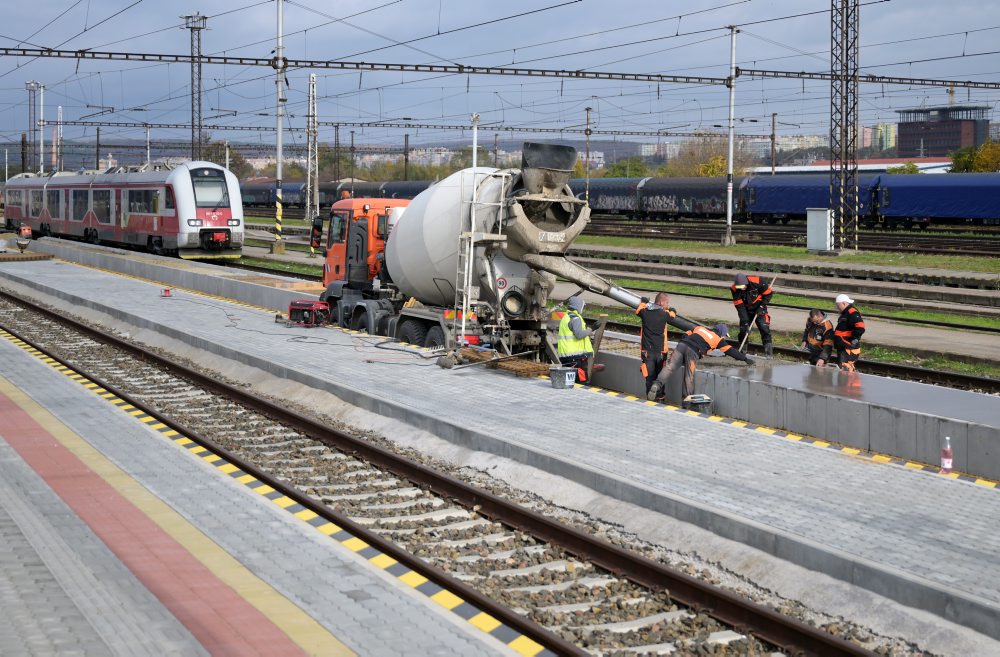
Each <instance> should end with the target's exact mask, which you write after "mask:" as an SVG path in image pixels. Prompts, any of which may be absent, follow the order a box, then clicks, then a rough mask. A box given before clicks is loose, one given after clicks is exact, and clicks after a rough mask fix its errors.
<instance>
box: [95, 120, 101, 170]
mask: <svg viewBox="0 0 1000 657" xmlns="http://www.w3.org/2000/svg"><path fill="white" fill-rule="evenodd" d="M94 146H95V148H94V169H96V170H97V171H100V170H101V126H97V143H96V144H95V145H94Z"/></svg>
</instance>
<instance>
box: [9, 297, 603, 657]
mask: <svg viewBox="0 0 1000 657" xmlns="http://www.w3.org/2000/svg"><path fill="white" fill-rule="evenodd" d="M0 297H7V298H12V299H15V300H16V301H18V302H19V303H22V304H26V305H29V306H31V308H32V310H34V311H36V312H41V313H43V314H45V315H46V316H48V317H50V318H51V319H53V320H55V321H58V322H62V323H69V324H70V325H71V326H72V327H73V328H74V329H75V330H78V331H80V332H82V333H84V334H86V335H87V336H88V337H91V338H93V339H96V340H99V341H106V342H109V343H111V344H113V345H114V346H115V347H117V348H119V349H123V350H126V351H128V352H129V353H132V354H134V355H136V356H138V357H140V358H141V359H142V360H144V361H146V362H151V363H154V364H157V365H160V366H162V367H165V368H167V369H169V370H171V371H172V372H173V373H174V374H179V375H181V376H183V377H185V378H187V379H189V380H191V381H192V382H193V383H195V385H197V386H200V387H203V388H206V389H208V390H210V391H212V392H213V393H215V394H218V395H223V396H227V397H229V398H230V399H233V400H235V401H236V402H237V403H239V404H243V405H245V406H247V407H249V408H251V409H253V410H255V411H258V412H262V413H264V414H265V415H268V416H270V417H272V418H274V419H276V420H277V421H279V422H287V421H288V419H289V418H291V417H293V416H294V421H293V422H288V423H289V424H293V426H295V428H296V429H298V430H300V431H302V432H303V433H306V434H307V435H309V436H310V437H312V438H316V439H319V440H322V442H324V443H327V444H331V442H332V441H329V440H324V439H323V438H324V437H323V435H322V434H323V433H326V432H331V433H337V432H336V431H335V430H333V429H326V428H322V427H318V426H317V425H316V424H315V423H313V422H312V421H311V420H308V419H307V418H304V417H303V416H298V415H297V414H293V413H292V412H290V411H285V410H284V409H281V408H280V407H278V406H275V405H274V404H271V403H270V402H267V401H265V400H263V399H260V398H258V397H255V396H254V395H251V394H249V393H244V392H242V391H240V390H239V389H238V388H234V387H232V386H230V385H228V384H225V383H222V382H221V381H217V380H215V379H213V378H211V377H208V376H205V375H203V374H201V373H200V372H198V371H196V370H193V369H190V368H188V367H187V366H185V365H182V364H180V363H178V362H176V361H173V360H171V359H168V358H165V357H163V356H160V355H158V354H155V353H153V352H151V351H147V350H145V349H143V348H142V347H139V346H136V345H132V344H129V343H127V342H125V341H123V340H120V339H118V338H116V337H115V336H112V335H110V334H108V333H105V332H103V331H101V330H98V329H95V328H93V327H89V326H86V325H84V324H80V323H78V322H76V321H74V320H72V319H69V318H67V317H65V316H63V315H59V314H56V313H54V312H52V311H50V310H48V309H46V308H42V307H41V306H36V305H35V304H33V303H31V302H30V301H28V300H26V299H23V298H21V297H19V296H18V295H14V294H10V293H7V292H0ZM4 330H6V331H7V332H8V333H10V334H11V335H13V336H14V337H16V338H17V339H19V340H21V341H23V342H25V343H26V344H28V345H31V346H32V347H33V348H35V349H37V350H38V351H40V352H42V353H44V354H45V355H47V356H49V357H50V358H52V359H54V360H56V361H58V362H60V363H62V364H64V365H66V366H67V367H70V368H71V369H73V370H74V371H76V372H77V373H78V374H80V375H81V376H84V377H86V378H87V379H90V380H91V381H93V382H94V383H96V384H97V385H99V386H101V387H102V388H104V389H106V390H108V391H109V392H112V393H114V394H115V395H116V396H118V397H120V398H121V399H123V400H125V401H126V402H128V403H129V404H131V405H132V406H135V407H136V408H137V409H139V410H141V411H143V412H144V413H146V414H147V415H149V416H151V417H154V418H156V419H157V421H159V422H162V423H163V424H165V425H167V426H168V427H170V428H171V429H173V430H174V431H177V432H178V433H180V434H182V435H184V436H187V437H188V438H190V439H191V440H193V441H194V442H196V443H198V444H199V445H201V446H202V447H204V448H206V449H208V450H210V451H212V452H214V453H216V454H218V455H219V456H221V457H222V458H224V459H226V460H227V461H229V462H230V463H232V464H233V465H235V466H236V467H238V468H240V469H241V470H243V471H244V472H246V473H248V474H251V475H253V476H254V477H256V478H257V479H259V480H260V481H261V482H263V483H265V484H267V485H269V486H271V487H272V488H274V489H275V490H277V491H279V492H281V493H282V494H283V495H285V496H287V497H289V498H291V499H293V500H295V501H296V502H298V503H299V504H301V505H302V506H304V507H305V508H307V509H309V510H310V511H312V512H313V513H315V514H317V515H318V516H320V517H322V518H323V519H325V520H328V521H330V522H332V523H333V524H335V525H337V526H338V527H340V528H341V529H343V530H345V531H347V532H349V533H351V534H354V535H355V536H357V537H358V538H360V539H361V540H363V541H364V542H366V543H368V544H369V545H371V546H373V547H375V548H377V549H378V550H380V551H381V552H383V553H385V554H387V555H389V556H391V557H392V558H394V559H395V560H396V561H398V562H400V563H402V564H405V565H406V566H407V567H408V568H410V569H411V570H413V571H415V572H417V573H419V574H421V575H423V576H424V577H426V578H427V579H429V580H430V581H432V582H434V583H435V584H438V585H439V586H441V587H443V588H445V589H447V590H449V591H451V592H453V593H455V594H457V595H458V596H459V597H461V598H463V599H465V600H466V601H468V602H470V603H471V604H473V605H475V606H477V607H479V609H480V610H482V611H485V612H486V613H488V614H490V615H492V616H494V617H495V618H497V619H498V620H500V621H503V622H504V623H505V624H506V625H508V626H509V627H511V628H513V629H515V630H517V631H518V632H520V633H522V634H524V635H525V636H528V637H530V638H531V639H533V640H534V641H537V642H538V643H539V644H541V645H542V646H544V647H546V648H548V649H550V650H552V651H553V652H555V653H556V654H559V655H579V656H580V657H585V656H586V655H587V654H588V653H587V652H586V651H584V650H582V649H581V648H579V647H578V646H576V645H574V644H572V643H570V642H568V641H566V640H565V639H563V638H562V637H560V636H558V635H556V634H554V633H553V632H550V631H549V630H547V629H545V628H544V627H542V626H540V625H538V624H536V623H534V622H533V621H530V620H528V619H527V618H526V617H524V616H522V615H520V614H518V613H516V612H514V611H513V610H512V609H510V608H508V607H505V606H503V605H501V604H500V603H498V602H496V601H495V600H493V599H492V598H489V597H487V596H486V595H484V594H482V593H480V592H479V591H477V590H476V589H474V588H472V587H470V586H469V585H467V584H465V583H463V582H461V581H459V580H458V579H455V578H454V577H452V576H451V575H449V574H447V573H446V572H444V571H442V570H439V569H437V568H435V567H433V566H431V565H430V564H428V563H426V562H425V561H423V560H422V559H420V558H419V557H417V556H415V555H413V554H411V553H409V552H407V551H406V550H404V549H402V548H401V547H399V546H398V545H396V544H395V543H392V542H391V541H388V540H386V539H385V538H383V537H382V536H380V535H379V534H377V533H375V532H374V531H372V530H370V529H368V528H367V527H365V526H364V525H360V524H358V523H355V522H354V521H353V520H351V519H350V518H349V517H348V516H346V515H343V514H341V513H339V512H337V511H334V510H332V509H330V508H329V507H327V506H326V505H325V504H323V503H322V502H320V501H318V500H316V499H314V498H312V497H310V496H308V495H305V494H304V493H302V492H301V491H299V490H297V489H296V488H294V487H292V486H289V485H288V484H285V483H284V482H283V481H282V480H281V479H278V478H276V477H272V476H271V475H270V474H268V473H267V472H265V471H263V470H261V469H260V468H258V467H257V466H255V465H253V464H251V463H249V462H248V461H246V460H244V459H243V458H241V457H240V456H237V455H236V454H234V453H232V452H230V451H229V450H227V449H225V448H223V447H221V446H219V445H217V444H216V443H215V442H213V441H212V440H211V439H209V438H206V437H205V436H203V435H201V434H200V433H198V432H197V431H194V430H193V429H191V428H190V427H187V426H185V425H183V424H180V423H179V422H177V421H176V420H173V419H171V418H169V417H167V416H165V415H163V414H161V413H159V412H158V411H157V410H156V409H155V408H152V407H150V406H149V405H148V404H145V403H144V402H142V401H140V400H138V399H136V398H135V397H134V396H132V395H129V394H128V393H126V392H124V391H122V390H121V389H119V388H117V387H115V386H113V385H111V384H109V383H108V382H107V381H104V380H102V379H101V378H100V377H97V376H95V375H93V374H91V373H90V372H87V371H85V370H84V369H82V368H79V367H77V366H76V365H74V364H73V363H68V362H65V361H63V360H61V359H60V358H59V357H58V356H56V355H55V354H52V353H50V352H49V351H48V350H46V349H45V348H44V347H42V346H41V345H39V344H38V343H36V342H34V341H33V340H31V339H29V338H27V337H26V336H24V335H21V334H20V333H18V332H17V331H14V330H11V329H10V328H5V329H4ZM276 416H283V417H276ZM317 434H319V435H317Z"/></svg>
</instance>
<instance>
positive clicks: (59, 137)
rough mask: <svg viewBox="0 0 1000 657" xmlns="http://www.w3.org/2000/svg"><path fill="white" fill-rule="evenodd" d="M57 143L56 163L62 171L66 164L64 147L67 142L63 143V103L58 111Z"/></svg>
mask: <svg viewBox="0 0 1000 657" xmlns="http://www.w3.org/2000/svg"><path fill="white" fill-rule="evenodd" d="M56 143H57V144H58V146H57V147H56V163H55V168H56V169H58V170H59V171H62V169H63V166H64V165H65V162H64V161H63V159H64V158H63V149H64V148H65V144H63V114H62V105H60V106H59V109H58V110H57V111H56Z"/></svg>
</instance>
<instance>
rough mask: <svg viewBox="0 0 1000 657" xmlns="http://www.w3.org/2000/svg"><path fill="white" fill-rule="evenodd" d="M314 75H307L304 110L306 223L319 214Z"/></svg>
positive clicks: (317, 137) (317, 132)
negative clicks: (306, 94)
mask: <svg viewBox="0 0 1000 657" xmlns="http://www.w3.org/2000/svg"><path fill="white" fill-rule="evenodd" d="M317 121H318V117H317V116H316V74H315V73H310V74H309V101H308V109H307V110H306V189H305V192H306V214H305V217H306V221H312V217H313V213H314V212H315V213H316V214H319V207H317V206H318V204H317V203H315V196H316V194H317V192H318V191H319V175H318V171H317V168H318V164H319V158H318V153H317V147H318V143H317V142H318V140H319V126H318V125H316V122H317Z"/></svg>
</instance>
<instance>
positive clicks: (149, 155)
mask: <svg viewBox="0 0 1000 657" xmlns="http://www.w3.org/2000/svg"><path fill="white" fill-rule="evenodd" d="M151 151H152V149H151V148H150V144H149V126H148V125H147V126H146V168H147V169H148V168H149V167H150V165H151V164H152V152H151ZM226 168H227V169H228V168H229V167H226Z"/></svg>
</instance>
